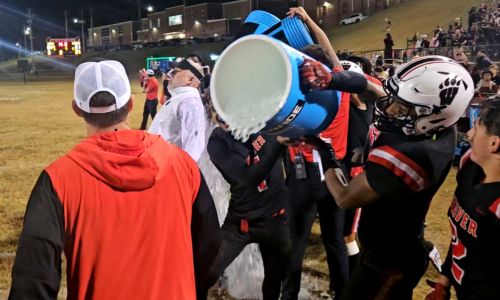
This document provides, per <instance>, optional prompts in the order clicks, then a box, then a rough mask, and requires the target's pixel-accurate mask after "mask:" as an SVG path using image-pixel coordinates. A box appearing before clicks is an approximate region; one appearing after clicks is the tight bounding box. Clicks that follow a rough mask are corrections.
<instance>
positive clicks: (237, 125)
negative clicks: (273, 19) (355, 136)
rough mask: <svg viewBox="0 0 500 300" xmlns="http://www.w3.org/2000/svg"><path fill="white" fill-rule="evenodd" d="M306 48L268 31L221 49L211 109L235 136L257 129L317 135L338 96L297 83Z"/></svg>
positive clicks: (329, 117) (243, 136)
mask: <svg viewBox="0 0 500 300" xmlns="http://www.w3.org/2000/svg"><path fill="white" fill-rule="evenodd" d="M305 57H308V56H307V55H305V54H304V53H302V52H300V51H297V50H295V49H293V48H292V47H290V46H288V45H286V44H284V43H282V42H280V41H278V40H276V39H274V38H271V37H268V36H264V35H249V36H246V37H243V38H241V39H239V40H237V41H235V42H234V43H232V44H231V45H229V46H228V47H227V48H226V49H225V50H224V52H222V54H221V56H220V57H219V59H218V61H217V63H216V64H215V67H214V70H213V73H212V82H211V86H210V94H211V97H212V102H213V105H214V108H215V110H216V111H217V113H218V114H219V116H220V117H221V118H222V119H223V120H224V121H225V122H226V123H227V124H228V125H229V128H230V130H231V131H232V133H233V135H234V136H235V137H236V138H238V139H242V140H246V139H247V137H248V135H249V134H252V133H255V132H258V131H260V130H263V131H266V132H269V133H272V134H279V135H284V136H289V137H299V136H302V135H316V134H319V133H320V132H321V131H323V130H324V129H325V128H326V127H327V126H328V125H329V124H330V123H331V121H332V120H333V118H334V117H335V115H336V113H337V109H338V107H339V101H340V95H339V93H338V92H337V91H333V90H309V89H308V88H307V87H304V86H303V85H302V84H301V79H300V75H299V66H300V65H301V63H302V62H303V60H304V58H305Z"/></svg>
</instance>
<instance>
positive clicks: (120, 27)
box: [118, 25, 123, 34]
mask: <svg viewBox="0 0 500 300" xmlns="http://www.w3.org/2000/svg"><path fill="white" fill-rule="evenodd" d="M118 34H123V28H122V26H121V25H120V26H118Z"/></svg>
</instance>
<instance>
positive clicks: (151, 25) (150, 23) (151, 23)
mask: <svg viewBox="0 0 500 300" xmlns="http://www.w3.org/2000/svg"><path fill="white" fill-rule="evenodd" d="M151 28H153V20H151V19H149V29H151Z"/></svg>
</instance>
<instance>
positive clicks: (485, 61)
mask: <svg viewBox="0 0 500 300" xmlns="http://www.w3.org/2000/svg"><path fill="white" fill-rule="evenodd" d="M491 64H493V62H492V61H491V59H490V58H489V57H488V55H487V54H486V52H485V51H484V50H483V49H481V48H479V49H478V50H477V54H476V66H477V68H478V69H480V70H484V69H488V68H489V67H490V66H491Z"/></svg>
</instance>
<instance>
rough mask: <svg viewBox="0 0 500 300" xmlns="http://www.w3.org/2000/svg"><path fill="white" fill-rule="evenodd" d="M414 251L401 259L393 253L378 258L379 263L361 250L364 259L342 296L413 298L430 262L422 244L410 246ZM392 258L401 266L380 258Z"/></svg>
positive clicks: (387, 299) (345, 298)
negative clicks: (389, 264) (396, 257)
mask: <svg viewBox="0 0 500 300" xmlns="http://www.w3.org/2000/svg"><path fill="white" fill-rule="evenodd" d="M409 252H413V254H410V255H408V256H407V257H406V258H404V259H400V261H401V262H400V263H395V262H394V260H393V259H391V258H390V257H386V258H378V259H377V261H378V263H374V260H373V259H372V258H370V257H369V255H367V254H366V252H361V261H360V263H359V264H358V265H357V266H356V268H355V269H354V273H353V274H352V276H351V278H350V279H349V282H348V283H347V285H346V287H345V288H344V291H343V292H342V295H341V298H340V300H351V299H356V300H365V299H366V300H372V299H377V300H411V299H412V296H413V289H414V288H415V287H416V286H417V284H418V282H419V280H420V278H422V276H423V275H424V273H425V271H426V270H427V266H428V265H429V260H428V258H427V254H426V252H425V250H424V249H423V246H420V245H416V246H413V247H411V249H409ZM384 261H385V262H389V263H390V262H392V263H393V264H394V265H397V266H398V268H397V269H396V268H394V267H384V266H381V265H382V264H383V263H382V264H381V263H380V262H384Z"/></svg>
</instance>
